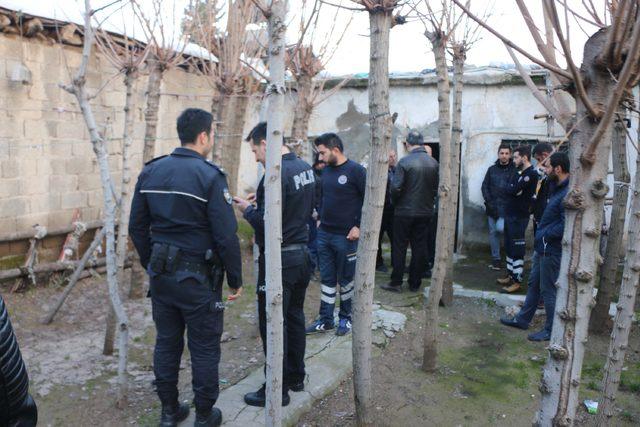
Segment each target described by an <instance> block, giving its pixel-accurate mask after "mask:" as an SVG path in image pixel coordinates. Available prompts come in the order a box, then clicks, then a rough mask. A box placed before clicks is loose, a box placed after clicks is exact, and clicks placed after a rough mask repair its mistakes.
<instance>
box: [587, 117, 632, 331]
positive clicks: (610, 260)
mask: <svg viewBox="0 0 640 427" xmlns="http://www.w3.org/2000/svg"><path fill="white" fill-rule="evenodd" d="M626 125H627V124H626V120H625V115H624V114H619V115H618V118H617V120H616V121H615V126H614V128H613V138H614V139H613V144H612V147H611V151H612V159H613V179H614V181H615V187H614V189H613V206H612V208H611V221H609V223H610V225H609V230H608V233H607V249H606V251H605V255H604V260H603V264H602V267H601V269H600V280H599V281H598V294H597V295H596V305H595V306H594V307H593V311H592V313H591V320H590V322H589V332H590V333H596V334H605V333H607V332H609V331H610V330H611V321H610V319H609V306H610V305H611V301H612V299H613V295H614V294H615V291H616V285H617V282H618V281H617V280H616V278H617V276H618V265H619V263H620V252H621V250H622V244H623V240H624V223H625V220H626V217H627V202H628V201H629V184H630V182H631V176H630V174H629V168H628V167H627V147H626V146H627V132H626V131H627V129H626Z"/></svg>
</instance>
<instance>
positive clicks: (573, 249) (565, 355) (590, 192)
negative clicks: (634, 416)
mask: <svg viewBox="0 0 640 427" xmlns="http://www.w3.org/2000/svg"><path fill="white" fill-rule="evenodd" d="M453 1H454V2H455V3H456V4H457V5H458V7H460V8H462V9H463V10H464V11H465V12H466V13H467V14H468V15H469V16H470V17H471V18H472V19H474V20H476V21H477V22H478V23H480V24H481V25H482V26H483V27H485V28H486V29H487V30H488V31H489V32H491V33H492V34H493V35H495V36H496V37H498V38H499V39H500V40H501V41H502V42H503V43H505V44H506V45H507V46H509V47H510V48H512V49H513V50H515V51H517V52H519V53H520V54H521V55H523V56H525V57H526V58H528V59H529V60H531V61H533V62H535V63H538V64H539V65H541V66H543V67H545V68H546V69H548V70H549V71H551V72H552V73H553V74H554V75H555V78H557V79H558V80H559V81H560V82H561V83H562V84H563V88H565V89H566V90H568V91H569V92H570V93H571V94H572V95H573V96H574V97H575V99H576V117H575V119H574V120H573V124H572V125H571V129H567V132H568V133H570V136H569V145H570V158H571V183H570V186H571V187H570V190H569V193H568V195H567V198H566V199H565V209H566V212H565V229H564V230H565V231H564V237H563V241H564V242H565V243H564V245H563V253H562V263H561V266H560V275H559V278H558V284H557V285H558V293H557V300H556V312H555V315H554V326H553V331H552V336H551V343H550V345H549V358H548V360H547V364H546V366H545V369H544V375H543V379H542V384H541V387H540V389H541V391H542V396H541V397H542V398H541V407H540V411H539V413H538V415H537V420H536V422H537V423H538V424H540V425H545V426H546V425H571V424H572V423H573V421H574V418H575V413H576V408H577V406H578V391H579V385H580V376H581V368H582V362H583V358H584V348H585V342H586V340H587V336H588V326H589V315H590V311H591V305H592V300H593V299H592V291H593V288H594V284H595V280H596V276H597V271H596V268H597V265H598V264H599V263H600V261H601V259H600V255H599V253H598V246H599V245H598V243H599V237H600V229H601V225H602V219H603V218H602V216H603V215H602V212H603V203H604V197H605V196H606V194H607V191H608V188H607V185H606V177H607V170H608V160H609V153H610V148H611V133H612V132H611V124H612V122H613V118H614V115H615V113H616V111H618V107H619V105H620V103H621V102H624V101H625V99H626V97H627V96H628V94H629V91H630V88H632V87H633V86H635V85H636V84H637V83H638V76H639V75H640V69H639V63H638V62H639V61H638V59H639V56H640V19H639V18H638V3H637V2H634V1H630V2H611V3H607V5H606V6H607V7H606V8H605V13H606V14H607V16H606V17H600V16H598V13H597V12H596V10H595V8H591V7H589V6H587V12H586V13H587V15H588V18H587V19H588V21H589V22H590V25H593V26H595V27H596V28H597V31H596V32H595V33H594V34H593V35H592V36H591V37H590V38H589V39H588V40H587V42H586V44H585V46H584V56H583V61H582V65H581V67H580V68H579V69H578V67H577V66H576V64H575V62H574V59H573V58H572V56H571V46H570V19H569V16H572V17H573V18H575V19H581V20H583V21H584V20H585V18H584V17H583V16H581V15H578V14H577V13H576V12H575V11H574V10H573V9H571V8H570V7H569V6H567V3H565V2H558V3H560V5H561V7H563V13H562V15H563V16H564V19H563V20H562V21H564V22H563V23H562V21H561V18H560V16H561V13H559V12H558V10H557V9H558V5H557V4H556V2H554V1H552V0H544V3H543V4H544V10H545V13H546V16H547V19H548V21H549V23H550V28H551V29H552V31H553V37H555V38H557V40H558V41H559V44H560V47H561V51H562V53H563V54H564V59H565V61H566V63H567V68H566V69H565V68H562V67H560V66H559V65H558V63H557V62H556V61H555V60H554V58H553V57H551V56H550V55H548V50H547V48H545V47H544V46H543V45H541V44H540V43H536V44H537V45H538V50H539V51H540V53H541V54H542V55H543V58H544V59H542V60H541V59H538V58H536V57H535V56H534V55H532V54H531V53H529V52H527V51H526V50H524V49H522V48H520V47H519V46H516V45H515V44H514V43H513V42H511V41H510V40H509V39H507V38H506V37H505V36H503V35H502V34H500V33H499V32H498V31H496V30H495V29H494V28H492V27H491V26H489V25H487V24H486V23H484V22H483V21H482V20H481V19H479V18H477V17H475V16H474V15H473V14H472V13H471V12H469V10H468V8H466V7H465V6H464V5H462V4H461V3H460V1H459V0H453ZM588 3H591V2H588ZM588 3H587V2H585V4H587V5H588ZM523 16H525V15H524V14H523ZM525 21H527V19H526V16H525ZM527 22H529V21H527ZM607 22H610V23H611V24H610V25H609V24H606V23H607ZM532 26H533V27H535V25H533V23H532ZM536 31H538V30H535V29H532V30H531V32H532V33H535V32H536ZM534 38H535V39H536V41H537V40H538V39H539V40H541V37H540V36H539V34H538V37H537V38H536V37H534ZM631 258H633V257H632V256H627V257H626V260H625V262H626V263H629V268H634V267H635V265H634V264H631V262H632V261H631ZM635 285H636V283H634V292H633V294H634V295H635ZM618 332H619V333H620V335H621V336H620V337H619V338H618V342H623V341H624V338H628V330H627V331H625V330H620V331H618ZM623 337H624V338H623ZM619 349H620V350H621V351H622V355H620V354H617V355H616V356H617V357H620V356H622V357H624V348H619ZM614 365H615V364H614ZM608 366H613V365H608Z"/></svg>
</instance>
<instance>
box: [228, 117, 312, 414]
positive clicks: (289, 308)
mask: <svg viewBox="0 0 640 427" xmlns="http://www.w3.org/2000/svg"><path fill="white" fill-rule="evenodd" d="M246 140H247V142H250V143H251V150H252V151H253V154H254V155H255V157H256V161H257V162H260V163H262V165H263V166H264V165H265V163H266V160H267V123H266V122H261V123H259V124H258V125H256V126H255V127H254V128H253V130H252V131H251V132H250V133H249V136H248V137H247V139H246ZM281 150H282V248H281V256H282V314H283V329H284V339H283V346H284V348H283V363H282V368H283V372H282V373H283V381H282V384H283V387H282V406H287V405H288V404H289V401H290V397H289V390H291V391H302V390H304V378H305V369H304V352H305V347H306V337H305V329H304V298H305V295H306V292H307V286H308V285H309V278H310V275H311V266H310V260H309V252H308V249H307V239H308V238H309V231H308V229H307V224H308V220H309V217H310V216H311V213H312V211H313V207H314V198H315V177H314V174H313V170H312V169H311V166H309V164H308V163H306V162H305V161H303V160H301V159H299V158H298V157H296V155H295V153H292V152H291V151H290V150H289V148H288V147H287V146H286V145H284V141H283V144H282V148H281ZM264 190H265V189H264V177H262V179H261V180H260V184H259V185H258V191H257V196H251V197H249V199H250V200H244V199H241V198H240V197H234V198H233V200H234V202H235V203H236V205H237V206H238V208H239V209H240V211H242V213H243V216H244V218H245V219H246V220H247V221H248V222H249V224H251V226H252V227H253V229H254V231H255V234H256V243H257V244H258V246H259V248H260V258H259V259H258V283H257V294H258V323H259V327H260V337H261V338H262V348H263V350H264V352H265V354H266V353H267V313H266V289H265V287H266V282H265V253H264V249H265V247H264V238H265V236H264V226H265V223H264V211H265V205H264ZM254 200H255V201H256V206H254V205H253V203H252V202H253V201H254ZM265 390H266V386H265V384H263V385H262V387H260V389H258V390H257V391H255V392H251V393H247V394H245V396H244V401H245V402H246V403H247V404H248V405H251V406H265V401H266V393H265Z"/></svg>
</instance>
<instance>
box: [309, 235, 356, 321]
mask: <svg viewBox="0 0 640 427" xmlns="http://www.w3.org/2000/svg"><path fill="white" fill-rule="evenodd" d="M317 242H318V258H319V260H320V282H321V283H322V293H321V296H320V320H321V321H322V322H324V323H327V324H330V325H333V310H334V308H335V304H336V293H337V292H336V287H337V285H340V312H339V313H338V316H339V317H340V319H347V320H349V321H350V320H351V299H352V297H353V276H354V275H355V273H356V251H357V250H358V241H357V240H356V241H351V240H347V236H346V234H345V235H343V234H333V233H328V232H326V231H324V230H322V228H320V229H319V230H318V237H317Z"/></svg>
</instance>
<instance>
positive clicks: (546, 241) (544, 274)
mask: <svg viewBox="0 0 640 427" xmlns="http://www.w3.org/2000/svg"><path fill="white" fill-rule="evenodd" d="M569 170H570V164H569V157H568V156H567V154H565V153H554V154H552V155H551V157H550V159H549V165H548V166H547V168H546V171H547V176H548V178H547V179H549V180H550V182H553V183H554V185H553V187H552V189H551V190H550V191H551V195H550V197H549V202H548V204H547V207H546V208H545V210H544V214H543V215H542V218H541V220H540V224H539V225H538V230H537V232H536V237H535V252H534V253H533V260H532V267H531V274H530V276H529V289H527V297H526V299H525V301H524V305H523V306H522V309H520V312H518V314H517V315H516V316H515V317H513V318H510V317H506V316H505V317H502V318H501V319H500V322H502V323H503V324H505V325H507V326H512V327H515V328H520V329H527V328H528V327H529V324H530V323H531V320H532V319H533V315H534V314H535V312H536V308H537V306H538V300H539V299H540V297H541V296H542V299H543V301H544V310H545V313H546V315H547V320H546V322H545V325H544V328H543V329H542V330H541V331H538V332H536V333H533V334H530V335H529V336H528V339H529V340H530V341H548V340H549V339H550V337H551V328H552V327H553V316H554V313H555V306H556V286H555V283H556V281H557V280H558V274H559V272H560V260H561V258H562V235H563V233H564V205H563V201H564V198H565V196H566V195H567V192H568V191H569Z"/></svg>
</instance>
